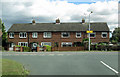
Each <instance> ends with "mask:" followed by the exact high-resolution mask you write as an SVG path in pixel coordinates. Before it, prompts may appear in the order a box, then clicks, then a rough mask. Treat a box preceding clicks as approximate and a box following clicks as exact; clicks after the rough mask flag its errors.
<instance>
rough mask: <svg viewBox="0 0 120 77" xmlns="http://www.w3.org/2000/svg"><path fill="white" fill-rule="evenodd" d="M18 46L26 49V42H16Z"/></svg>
mask: <svg viewBox="0 0 120 77" xmlns="http://www.w3.org/2000/svg"><path fill="white" fill-rule="evenodd" d="M18 45H19V46H26V47H28V42H18Z"/></svg>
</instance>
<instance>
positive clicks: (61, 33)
mask: <svg viewBox="0 0 120 77" xmlns="http://www.w3.org/2000/svg"><path fill="white" fill-rule="evenodd" d="M64 33H68V37H64V36H63V34H64ZM61 37H62V38H69V37H70V32H62V33H61Z"/></svg>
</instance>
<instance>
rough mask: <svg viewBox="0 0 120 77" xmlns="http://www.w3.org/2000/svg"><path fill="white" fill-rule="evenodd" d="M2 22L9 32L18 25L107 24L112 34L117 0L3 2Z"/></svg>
mask: <svg viewBox="0 0 120 77" xmlns="http://www.w3.org/2000/svg"><path fill="white" fill-rule="evenodd" d="M0 8H1V9H0V18H2V21H3V22H4V24H5V26H6V30H8V29H9V28H10V27H11V26H12V24H15V23H31V22H32V19H35V20H36V23H54V22H55V20H56V19H57V18H59V19H60V21H61V22H81V20H82V18H85V21H86V22H88V20H89V13H90V12H91V11H93V13H92V14H91V17H90V18H91V21H90V22H107V24H108V26H109V28H110V30H111V31H113V30H114V28H116V27H118V1H117V0H2V1H1V2H0Z"/></svg>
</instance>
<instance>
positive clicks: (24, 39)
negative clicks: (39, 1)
mask: <svg viewBox="0 0 120 77" xmlns="http://www.w3.org/2000/svg"><path fill="white" fill-rule="evenodd" d="M90 24H91V30H93V33H91V34H90V38H91V43H99V42H109V32H110V30H109V28H108V25H107V23H105V22H94V23H90ZM88 25H89V23H86V22H85V20H82V22H78V23H60V20H59V19H57V20H56V22H55V23H36V22H35V20H33V21H32V23H24V24H13V25H12V26H11V28H10V29H9V30H8V42H9V47H8V49H9V50H13V46H15V45H20V46H28V47H31V48H32V47H36V46H38V45H39V46H44V45H50V46H51V47H53V48H54V47H56V48H57V49H56V50H65V49H66V48H67V47H68V48H70V47H74V46H77V47H78V46H80V44H81V42H82V40H83V39H84V38H88V33H86V31H87V30H88Z"/></svg>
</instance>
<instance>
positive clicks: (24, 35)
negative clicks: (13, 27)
mask: <svg viewBox="0 0 120 77" xmlns="http://www.w3.org/2000/svg"><path fill="white" fill-rule="evenodd" d="M19 37H20V38H26V37H27V33H26V32H20V33H19Z"/></svg>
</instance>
